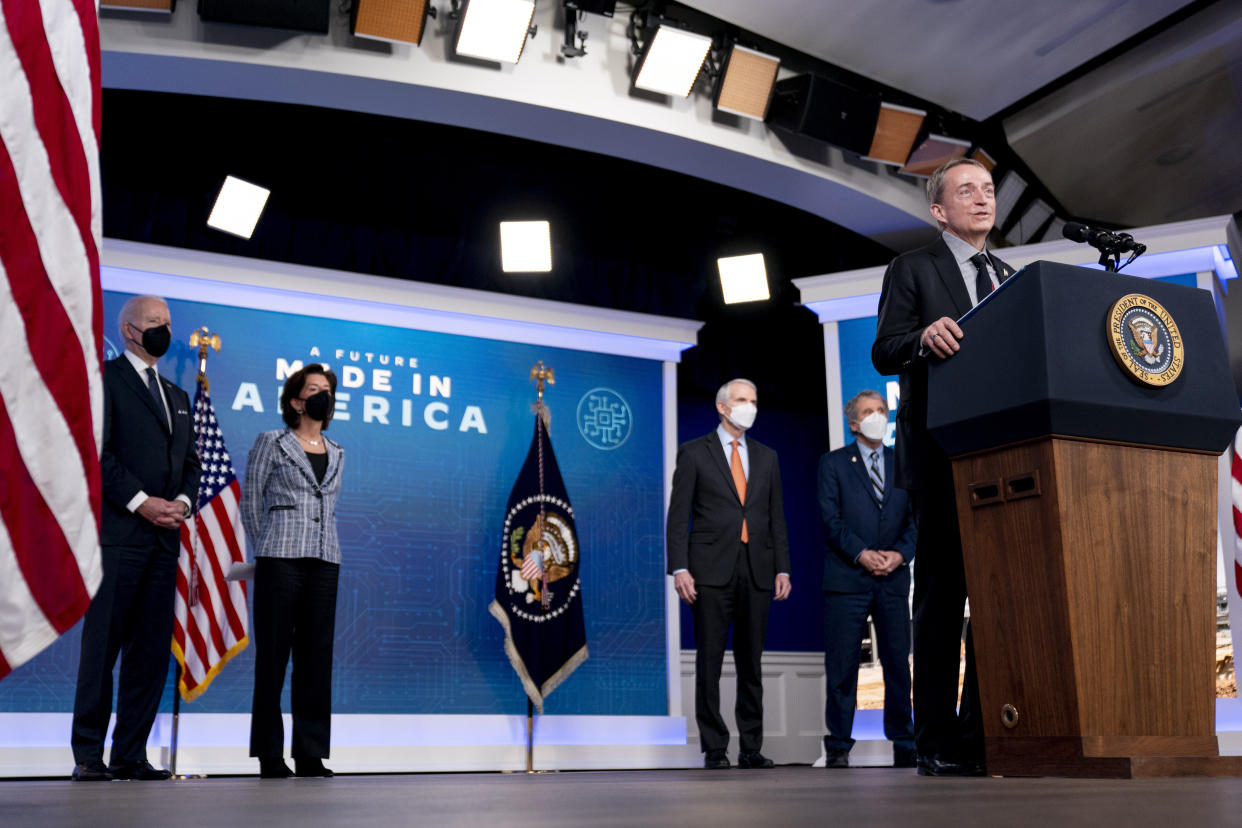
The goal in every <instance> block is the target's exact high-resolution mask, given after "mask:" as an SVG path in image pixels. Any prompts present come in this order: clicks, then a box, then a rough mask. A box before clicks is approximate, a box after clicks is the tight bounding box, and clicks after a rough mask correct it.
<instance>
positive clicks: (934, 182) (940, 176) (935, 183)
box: [927, 158, 991, 204]
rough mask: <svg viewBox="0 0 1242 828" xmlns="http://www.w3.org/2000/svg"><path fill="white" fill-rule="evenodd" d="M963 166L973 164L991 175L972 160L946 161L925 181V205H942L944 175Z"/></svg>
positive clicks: (985, 167) (980, 164)
mask: <svg viewBox="0 0 1242 828" xmlns="http://www.w3.org/2000/svg"><path fill="white" fill-rule="evenodd" d="M963 164H974V165H975V166H976V167H978V168H979V169H981V170H983V171H984V172H986V173H988V174H989V175H990V174H991V173H990V171H989V170H988V168H987V166H986V165H984V164H982V163H980V162H978V161H976V160H975V159H973V158H954V159H953V160H952V161H946V162H944V163H943V164H941V165H940V167H939V168H938V169H937V170H936V171H935V172H934V173H932V174H931V178H929V179H927V203H928V204H943V203H944V202H942V201H941V200H940V199H941V198H942V197H943V196H944V177H945V174H946V173H947V172H948V171H949V170H951V169H953V168H954V167H960V166H962V165H963Z"/></svg>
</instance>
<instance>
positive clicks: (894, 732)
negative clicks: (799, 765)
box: [817, 391, 916, 768]
mask: <svg viewBox="0 0 1242 828" xmlns="http://www.w3.org/2000/svg"><path fill="white" fill-rule="evenodd" d="M845 417H846V419H847V420H848V421H849V426H850V431H851V432H853V433H854V435H855V436H856V437H857V440H855V441H854V442H853V443H850V444H849V445H847V446H843V447H842V448H839V449H837V450H836V451H831V452H829V453H827V454H825V455H824V456H823V457H821V458H820V460H819V482H818V485H817V494H818V499H819V516H820V520H821V521H822V523H823V526H824V534H825V537H826V540H827V549H826V553H825V556H824V677H825V682H824V683H825V688H826V690H827V695H826V700H825V704H824V724H825V726H826V729H827V734H826V735H825V736H824V766H825V767H828V768H844V767H848V766H849V755H850V748H852V747H853V746H854V739H853V736H852V731H853V727H854V710H855V707H856V706H857V697H858V665H859V658H860V655H861V652H860V649H861V644H862V638H863V635H864V633H865V632H866V628H867V616H868V615H870V616H871V619H872V623H873V624H874V625H875V639H874V640H873V641H872V642H871V646H872V648H873V650H875V651H877V652H878V653H879V656H880V665H881V667H882V668H883V670H884V735H885V736H886V737H887V738H888V740H889V741H891V742H892V743H893V766H894V767H898V768H912V767H914V764H915V752H914V725H913V723H912V721H911V716H910V660H909V659H910V603H909V601H910V563H911V562H912V561H913V560H914V548H915V537H916V532H915V529H914V517H913V515H912V514H911V513H910V501H909V498H908V497H907V496H906V493H905V491H903V490H902V489H899V488H897V487H896V486H894V485H893V450H892V449H890V448H886V447H885V446H884V443H883V440H884V436H885V433H886V432H887V430H888V406H887V405H886V404H885V402H884V398H883V397H882V396H880V394H879V393H878V392H876V391H860V392H859V393H858V394H856V395H854V397H853V398H852V399H851V400H850V401H849V402H848V403H846V405H845Z"/></svg>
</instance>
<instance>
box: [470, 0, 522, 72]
mask: <svg viewBox="0 0 1242 828" xmlns="http://www.w3.org/2000/svg"><path fill="white" fill-rule="evenodd" d="M534 15H535V0H468V2H467V3H466V8H465V9H464V10H463V11H462V13H461V26H460V27H459V28H458V30H457V47H456V51H457V54H459V55H464V56H466V57H473V58H479V59H480V60H492V61H496V62H497V63H517V62H518V58H520V57H521V56H522V49H523V48H524V47H525V46H526V36H527V34H528V33H529V31H530V21H531V18H533V17H534Z"/></svg>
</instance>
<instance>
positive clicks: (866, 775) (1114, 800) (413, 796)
mask: <svg viewBox="0 0 1242 828" xmlns="http://www.w3.org/2000/svg"><path fill="white" fill-rule="evenodd" d="M330 764H331V763H329V765H330ZM1239 814H1242V779H1157V780H1133V781H1101V780H1069V779H990V778H988V779H927V778H923V777H919V776H916V775H915V773H914V771H912V770H894V769H891V768H890V769H881V768H854V769H844V770H831V771H828V770H818V769H812V768H808V767H805V766H801V767H781V768H777V769H775V770H771V771H740V770H730V771H702V770H694V771H687V770H669V771H616V772H562V773H547V774H535V775H530V776H528V775H526V774H500V773H488V774H408V775H390V776H339V777H337V778H335V779H322V780H321V779H313V780H312V779H293V780H260V779H258V778H257V777H222V778H214V779H190V780H177V781H175V782H163V783H160V782H108V783H95V784H88V783H78V784H73V783H70V782H68V781H47V780H10V781H0V825H3V826H6V828H9V827H10V826H12V828H18V827H19V826H21V828H24V827H25V826H60V825H99V826H112V825H166V824H173V823H176V822H185V823H186V824H192V825H196V826H214V825H227V826H236V825H298V826H312V825H349V826H351V828H355V827H356V828H362V827H363V826H383V828H391V827H392V826H393V825H470V826H480V825H482V826H487V827H488V828H499V827H500V826H511V825H512V826H539V828H558V827H559V826H566V827H568V826H575V827H576V826H584V825H586V826H597V825H598V826H613V825H615V826H633V825H684V824H686V823H695V824H708V825H714V826H730V825H761V826H784V825H849V824H863V825H869V826H883V825H893V826H898V825H900V826H912V825H917V826H936V825H946V826H950V825H951V826H955V828H960V826H961V825H962V824H963V823H966V824H974V825H980V826H990V825H1005V826H1026V825H1029V826H1041V827H1042V826H1048V825H1057V826H1062V827H1063V826H1072V825H1098V824H1112V825H1124V826H1127V828H1133V826H1148V825H1150V826H1159V828H1168V827H1169V826H1171V825H1233V824H1237V821H1238V819H1239Z"/></svg>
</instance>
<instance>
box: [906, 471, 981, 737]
mask: <svg viewBox="0 0 1242 828" xmlns="http://www.w3.org/2000/svg"><path fill="white" fill-rule="evenodd" d="M910 502H911V506H912V508H913V512H914V522H915V525H916V526H917V527H918V530H919V539H918V546H917V548H916V552H915V556H914V740H915V745H916V747H917V749H918V752H919V754H920V755H922V756H939V757H942V758H946V759H949V760H956V759H979V760H982V759H983V726H982V722H981V721H980V718H979V710H978V698H979V680H978V675H977V674H976V672H975V648H974V643H973V640H972V638H971V635H970V631H969V629H968V630H967V633H966V676H965V681H964V683H963V686H962V699H961V707H960V709H959V707H958V700H957V681H958V665H959V664H960V653H961V642H962V619H963V618H964V616H965V609H966V571H965V567H964V566H963V563H962V539H961V533H960V530H959V527H958V522H957V505H956V503H955V502H954V498H953V480H952V477H950V478H949V479H948V481H947V482H945V483H943V484H942V485H938V486H936V487H934V488H931V489H927V490H924V491H912V492H910Z"/></svg>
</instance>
